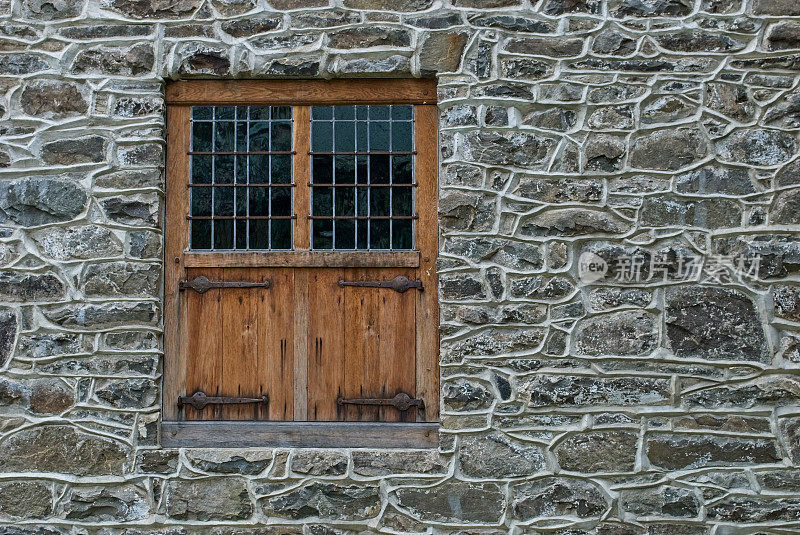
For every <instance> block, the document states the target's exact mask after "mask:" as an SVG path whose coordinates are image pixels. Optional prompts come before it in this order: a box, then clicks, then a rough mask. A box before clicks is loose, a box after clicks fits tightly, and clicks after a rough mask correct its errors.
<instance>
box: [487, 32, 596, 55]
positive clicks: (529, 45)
mask: <svg viewBox="0 0 800 535" xmlns="http://www.w3.org/2000/svg"><path fill="white" fill-rule="evenodd" d="M584 42H585V41H584V40H583V39H577V38H576V39H567V38H563V37H552V38H551V37H524V38H519V39H510V40H509V41H508V42H507V43H506V45H505V47H504V48H503V50H505V51H506V52H511V53H512V54H531V55H534V56H545V57H548V58H568V57H574V56H578V55H580V53H581V52H582V51H583V44H584Z"/></svg>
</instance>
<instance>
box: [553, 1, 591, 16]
mask: <svg viewBox="0 0 800 535" xmlns="http://www.w3.org/2000/svg"><path fill="white" fill-rule="evenodd" d="M602 8H603V4H602V2H601V1H600V0H545V2H544V4H542V11H543V12H544V13H546V14H547V15H564V14H566V13H591V14H595V15H596V14H598V13H600V10H601V9H602Z"/></svg>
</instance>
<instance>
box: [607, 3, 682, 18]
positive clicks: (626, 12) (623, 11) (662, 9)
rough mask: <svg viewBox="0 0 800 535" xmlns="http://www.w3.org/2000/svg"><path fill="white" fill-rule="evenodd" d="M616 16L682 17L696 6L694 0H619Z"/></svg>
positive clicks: (614, 12) (615, 11)
mask: <svg viewBox="0 0 800 535" xmlns="http://www.w3.org/2000/svg"><path fill="white" fill-rule="evenodd" d="M615 4H616V5H617V8H616V9H615V10H614V11H613V14H614V16H615V17H619V18H622V17H625V16H630V17H682V16H685V15H689V14H690V13H691V12H692V8H693V7H694V2H692V0H618V1H617V2H615Z"/></svg>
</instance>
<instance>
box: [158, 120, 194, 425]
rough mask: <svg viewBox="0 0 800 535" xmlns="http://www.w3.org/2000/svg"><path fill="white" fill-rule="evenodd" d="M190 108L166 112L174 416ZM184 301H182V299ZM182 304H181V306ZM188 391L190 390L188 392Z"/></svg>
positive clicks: (166, 388) (167, 396)
mask: <svg viewBox="0 0 800 535" xmlns="http://www.w3.org/2000/svg"><path fill="white" fill-rule="evenodd" d="M188 151H189V109H188V108H170V109H169V110H168V112H167V168H166V213H167V221H168V223H167V225H166V226H165V228H164V385H163V392H162V404H163V406H162V409H163V415H164V418H166V419H170V420H174V419H177V418H178V416H179V414H178V406H177V404H176V400H177V399H178V396H181V395H185V394H186V392H184V387H185V385H186V344H185V339H186V326H187V322H186V310H185V308H186V304H185V296H182V295H181V294H182V293H185V292H179V291H178V282H179V281H180V280H181V279H183V278H184V275H185V273H184V271H185V269H184V268H185V264H184V258H183V250H184V248H185V246H186V245H185V244H186V242H187V238H188V235H189V225H188V221H186V219H185V218H184V217H182V215H184V214H187V213H188V209H189V192H188V191H187V188H186V181H187V180H188V179H189V158H188V157H187V156H186V153H187V152H188ZM182 299H183V300H184V303H181V300H182ZM182 305H183V306H182ZM190 394H191V392H190Z"/></svg>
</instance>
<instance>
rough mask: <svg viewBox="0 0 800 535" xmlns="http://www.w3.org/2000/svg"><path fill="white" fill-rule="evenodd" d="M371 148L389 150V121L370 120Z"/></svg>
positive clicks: (372, 149) (373, 149)
mask: <svg viewBox="0 0 800 535" xmlns="http://www.w3.org/2000/svg"><path fill="white" fill-rule="evenodd" d="M369 150H371V151H382V150H389V122H388V121H370V123H369Z"/></svg>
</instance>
